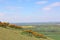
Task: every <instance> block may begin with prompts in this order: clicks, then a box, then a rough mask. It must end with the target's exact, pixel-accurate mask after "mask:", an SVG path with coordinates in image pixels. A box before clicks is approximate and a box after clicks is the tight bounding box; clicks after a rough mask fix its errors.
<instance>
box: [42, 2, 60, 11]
mask: <svg viewBox="0 0 60 40" xmlns="http://www.w3.org/2000/svg"><path fill="white" fill-rule="evenodd" d="M58 6H60V2H55V3H52V4H50V5H48V6H46V7H44V8H43V10H51V9H52V8H54V7H58Z"/></svg>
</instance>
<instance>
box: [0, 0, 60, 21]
mask: <svg viewBox="0 0 60 40" xmlns="http://www.w3.org/2000/svg"><path fill="white" fill-rule="evenodd" d="M0 21H4V22H60V0H0Z"/></svg>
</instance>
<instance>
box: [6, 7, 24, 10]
mask: <svg viewBox="0 0 60 40" xmlns="http://www.w3.org/2000/svg"><path fill="white" fill-rule="evenodd" d="M22 8H23V7H16V6H7V7H5V9H8V10H18V9H22Z"/></svg>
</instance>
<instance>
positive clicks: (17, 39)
mask: <svg viewBox="0 0 60 40" xmlns="http://www.w3.org/2000/svg"><path fill="white" fill-rule="evenodd" d="M21 32H22V31H20V30H11V29H7V28H2V27H0V40H52V39H50V38H48V39H42V38H41V39H40V38H35V37H34V36H32V37H29V36H26V35H21Z"/></svg>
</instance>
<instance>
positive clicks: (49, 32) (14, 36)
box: [0, 25, 60, 40]
mask: <svg viewBox="0 0 60 40" xmlns="http://www.w3.org/2000/svg"><path fill="white" fill-rule="evenodd" d="M22 30H33V31H35V32H38V33H40V34H44V35H45V36H47V37H49V38H51V39H49V38H48V39H40V38H36V37H34V36H27V34H26V35H22V32H23V31H22ZM53 39H54V40H60V26H59V25H58V26H56V25H48V26H47V25H41V26H35V27H33V28H25V29H15V28H4V27H0V40H53Z"/></svg>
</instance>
